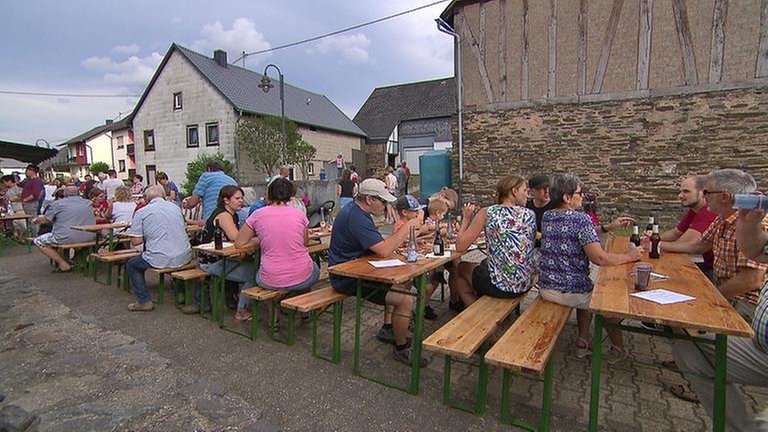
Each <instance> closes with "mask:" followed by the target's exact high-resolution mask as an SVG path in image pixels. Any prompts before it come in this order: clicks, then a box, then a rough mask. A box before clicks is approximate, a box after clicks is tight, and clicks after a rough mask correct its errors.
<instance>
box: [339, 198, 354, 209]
mask: <svg viewBox="0 0 768 432" xmlns="http://www.w3.org/2000/svg"><path fill="white" fill-rule="evenodd" d="M353 200H354V198H350V197H340V198H339V208H344V207H345V206H346V205H347V204H350V203H352V201H353Z"/></svg>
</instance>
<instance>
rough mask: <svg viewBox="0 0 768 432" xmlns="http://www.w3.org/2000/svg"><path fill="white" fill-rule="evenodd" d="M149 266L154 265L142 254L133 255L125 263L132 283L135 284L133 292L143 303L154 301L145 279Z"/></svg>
mask: <svg viewBox="0 0 768 432" xmlns="http://www.w3.org/2000/svg"><path fill="white" fill-rule="evenodd" d="M149 268H152V266H151V265H149V263H148V262H147V261H146V260H144V258H143V257H142V256H141V255H139V256H137V257H133V258H131V259H129V260H128V262H126V263H125V271H126V272H127V273H128V277H130V278H131V285H133V294H134V295H136V300H138V301H139V303H141V304H144V303H148V302H150V301H152V297H151V296H150V295H149V291H147V281H146V280H145V279H144V273H145V272H146V271H147V269H149Z"/></svg>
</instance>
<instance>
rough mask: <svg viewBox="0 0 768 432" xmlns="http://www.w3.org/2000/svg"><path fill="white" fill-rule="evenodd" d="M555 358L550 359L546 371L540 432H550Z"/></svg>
mask: <svg viewBox="0 0 768 432" xmlns="http://www.w3.org/2000/svg"><path fill="white" fill-rule="evenodd" d="M554 364H555V358H554V357H550V358H549V360H548V361H547V366H546V368H545V369H544V390H543V391H542V396H541V419H540V420H539V431H540V432H549V420H550V413H551V411H552V376H553V375H554V373H553V372H554V369H555V368H554Z"/></svg>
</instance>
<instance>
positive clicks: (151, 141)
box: [144, 129, 155, 151]
mask: <svg viewBox="0 0 768 432" xmlns="http://www.w3.org/2000/svg"><path fill="white" fill-rule="evenodd" d="M144 151H155V131H154V130H152V129H148V130H145V131H144Z"/></svg>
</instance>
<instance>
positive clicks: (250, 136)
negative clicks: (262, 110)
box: [237, 116, 301, 177]
mask: <svg viewBox="0 0 768 432" xmlns="http://www.w3.org/2000/svg"><path fill="white" fill-rule="evenodd" d="M285 135H286V144H285V148H286V162H290V159H289V158H288V149H290V148H291V147H296V146H297V143H299V142H301V133H300V132H299V130H298V128H297V127H296V123H294V122H292V121H290V120H287V121H286V122H285ZM281 136H282V135H281V127H280V117H273V116H268V117H263V118H259V119H254V120H250V119H249V120H243V121H241V122H240V124H238V125H237V138H238V140H239V141H240V148H242V149H243V150H244V151H245V152H246V153H247V154H248V156H250V158H251V160H253V162H254V163H256V164H257V165H258V166H259V167H260V168H262V169H263V170H264V174H265V175H266V176H267V177H270V176H271V175H272V173H273V172H274V170H275V168H276V167H277V166H278V165H279V164H280V142H281Z"/></svg>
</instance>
